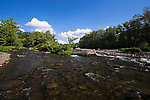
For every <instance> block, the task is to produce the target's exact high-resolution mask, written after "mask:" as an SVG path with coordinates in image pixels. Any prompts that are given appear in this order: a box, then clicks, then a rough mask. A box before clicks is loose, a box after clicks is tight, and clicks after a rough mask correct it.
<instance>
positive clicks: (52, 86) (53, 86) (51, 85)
mask: <svg viewBox="0 0 150 100" xmlns="http://www.w3.org/2000/svg"><path fill="white" fill-rule="evenodd" d="M56 87H57V83H50V84H48V85H47V86H46V88H47V89H51V88H56Z"/></svg>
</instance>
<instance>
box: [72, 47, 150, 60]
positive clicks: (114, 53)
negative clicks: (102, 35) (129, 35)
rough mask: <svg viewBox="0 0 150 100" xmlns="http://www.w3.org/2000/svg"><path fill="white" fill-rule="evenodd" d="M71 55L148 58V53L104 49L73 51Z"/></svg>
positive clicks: (149, 53)
mask: <svg viewBox="0 0 150 100" xmlns="http://www.w3.org/2000/svg"><path fill="white" fill-rule="evenodd" d="M72 52H73V54H77V55H83V56H89V55H97V54H105V55H111V56H126V57H136V58H141V57H144V58H150V52H142V53H130V52H123V51H121V50H119V49H104V50H95V49H80V48H77V49H73V50H72Z"/></svg>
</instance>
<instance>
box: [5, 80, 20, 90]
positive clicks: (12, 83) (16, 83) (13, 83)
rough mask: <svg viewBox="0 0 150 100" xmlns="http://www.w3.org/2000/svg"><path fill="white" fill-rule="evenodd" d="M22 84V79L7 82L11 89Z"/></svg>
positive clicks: (7, 86)
mask: <svg viewBox="0 0 150 100" xmlns="http://www.w3.org/2000/svg"><path fill="white" fill-rule="evenodd" d="M20 84H22V81H20V80H15V81H10V82H9V83H7V84H6V88H8V89H11V88H13V87H17V86H18V85H20Z"/></svg>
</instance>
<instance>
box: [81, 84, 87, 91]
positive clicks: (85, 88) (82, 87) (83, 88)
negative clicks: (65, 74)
mask: <svg viewBox="0 0 150 100" xmlns="http://www.w3.org/2000/svg"><path fill="white" fill-rule="evenodd" d="M79 89H81V90H87V87H85V86H83V85H80V86H79Z"/></svg>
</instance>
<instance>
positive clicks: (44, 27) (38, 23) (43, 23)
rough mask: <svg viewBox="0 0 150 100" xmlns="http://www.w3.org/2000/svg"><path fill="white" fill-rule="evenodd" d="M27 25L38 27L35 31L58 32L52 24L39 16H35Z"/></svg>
mask: <svg viewBox="0 0 150 100" xmlns="http://www.w3.org/2000/svg"><path fill="white" fill-rule="evenodd" d="M25 25H26V26H31V27H36V29H35V31H38V32H46V31H50V32H51V33H52V34H56V33H55V32H54V30H53V28H52V27H51V25H49V24H48V22H46V21H39V20H38V19H37V18H33V19H32V20H31V22H28V23H26V24H25Z"/></svg>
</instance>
